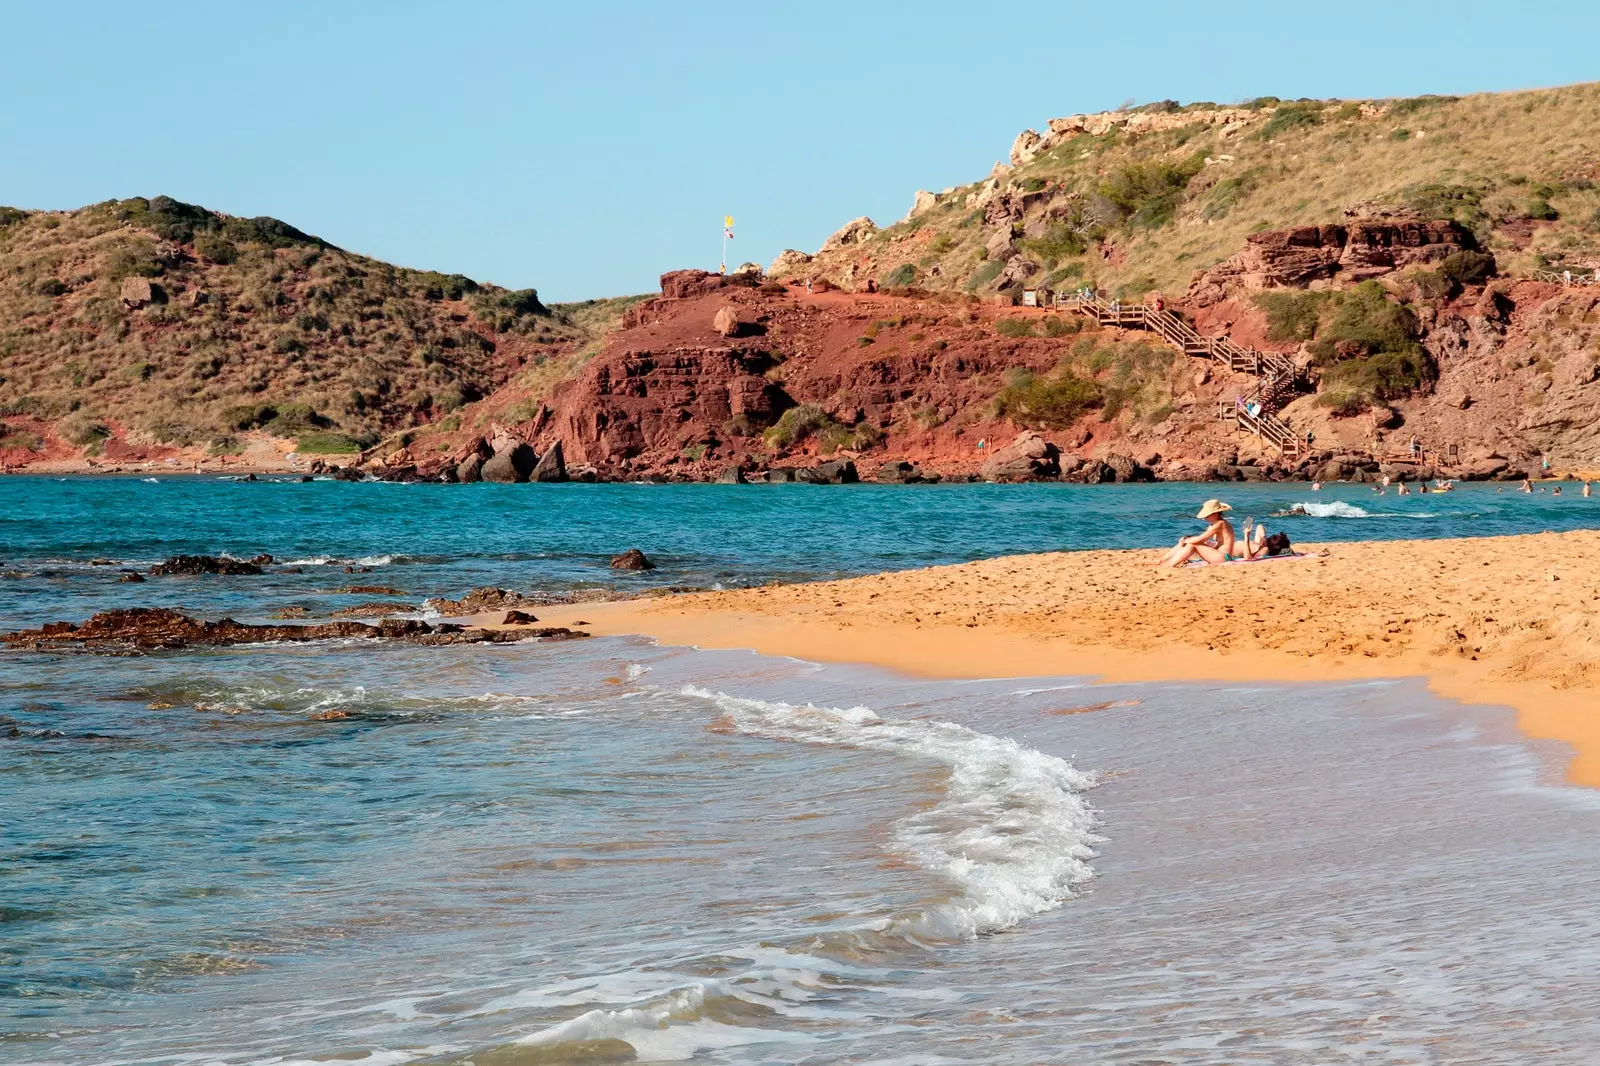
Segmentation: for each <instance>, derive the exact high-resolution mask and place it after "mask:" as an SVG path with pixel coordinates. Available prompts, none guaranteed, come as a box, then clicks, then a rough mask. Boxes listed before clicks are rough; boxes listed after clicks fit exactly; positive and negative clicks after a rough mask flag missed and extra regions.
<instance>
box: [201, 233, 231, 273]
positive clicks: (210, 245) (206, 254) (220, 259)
mask: <svg viewBox="0 0 1600 1066" xmlns="http://www.w3.org/2000/svg"><path fill="white" fill-rule="evenodd" d="M194 250H195V251H196V252H197V253H199V255H200V256H201V258H203V259H207V260H209V261H211V262H213V263H220V264H222V265H223V266H226V265H227V264H229V263H232V262H234V261H235V260H237V259H238V258H239V246H238V245H236V244H234V243H233V242H232V241H230V240H228V238H226V237H220V236H214V235H211V234H207V235H205V236H203V237H200V238H197V239H196V240H195V242H194Z"/></svg>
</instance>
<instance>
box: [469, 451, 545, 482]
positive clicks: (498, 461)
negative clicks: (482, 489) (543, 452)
mask: <svg viewBox="0 0 1600 1066" xmlns="http://www.w3.org/2000/svg"><path fill="white" fill-rule="evenodd" d="M538 463H539V457H538V456H537V455H535V454H534V451H533V449H532V448H530V447H528V446H527V445H526V444H524V443H523V442H522V441H520V440H518V441H506V442H505V443H504V444H503V445H502V446H501V447H500V448H498V449H497V450H496V451H495V453H494V457H493V458H491V459H488V460H486V461H485V462H484V464H483V466H482V467H481V468H480V469H479V471H478V474H479V476H480V477H481V478H482V479H483V480H484V481H494V482H498V483H500V484H503V485H509V484H517V483H521V482H524V481H527V480H528V477H529V476H530V475H531V474H532V473H533V468H534V467H535V466H537V465H538Z"/></svg>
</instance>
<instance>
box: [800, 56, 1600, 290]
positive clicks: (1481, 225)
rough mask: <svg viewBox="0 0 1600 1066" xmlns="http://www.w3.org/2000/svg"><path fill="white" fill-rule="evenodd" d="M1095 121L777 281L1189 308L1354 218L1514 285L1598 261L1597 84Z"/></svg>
mask: <svg viewBox="0 0 1600 1066" xmlns="http://www.w3.org/2000/svg"><path fill="white" fill-rule="evenodd" d="M1085 117H1086V118H1089V119H1091V120H1098V121H1090V122H1088V123H1073V122H1070V121H1057V122H1055V123H1054V124H1053V125H1055V126H1057V127H1059V130H1060V132H1059V133H1058V134H1057V135H1055V136H1052V137H1051V138H1050V140H1049V141H1047V142H1046V144H1045V146H1044V150H1042V151H1040V152H1038V154H1037V155H1034V156H1033V157H1032V158H1027V156H1028V155H1030V154H1031V153H1028V152H1023V153H1021V154H1014V156H1013V158H1014V160H1016V161H1018V162H1019V163H1020V165H1016V166H1010V167H1000V168H997V170H996V171H995V173H994V174H992V175H991V176H990V177H989V178H986V179H983V180H981V181H977V182H974V183H972V184H970V185H965V186H962V187H959V188H955V189H951V190H946V191H945V192H944V193H941V194H939V195H938V196H937V197H935V198H932V199H931V202H930V199H929V198H928V197H927V196H926V194H922V195H921V196H919V201H920V203H921V206H922V210H920V211H919V212H917V213H916V214H914V215H913V216H912V217H911V218H909V219H907V220H904V221H901V222H899V223H896V224H894V225H891V226H888V227H886V228H883V229H880V230H877V231H876V232H875V233H872V234H871V235H870V236H868V237H866V238H865V239H864V240H860V241H857V242H852V243H847V244H845V245H844V246H843V247H838V248H835V249H830V250H827V251H824V252H823V253H821V254H819V255H818V256H817V258H816V260H815V261H814V262H812V263H803V262H801V263H794V264H792V265H787V266H785V267H783V268H782V269H780V270H779V271H778V273H780V274H785V273H786V274H790V275H794V274H799V273H817V274H822V275H824V276H829V277H831V278H832V279H833V280H835V281H838V282H841V283H843V284H845V285H846V286H847V287H859V286H860V285H861V284H862V283H864V282H865V281H866V280H868V279H870V280H874V281H876V282H877V283H878V284H880V285H883V286H906V285H914V286H918V287H922V288H928V289H958V290H960V289H964V290H966V291H969V292H976V293H980V294H981V293H988V292H995V291H997V290H999V289H1001V288H1003V287H1009V288H1016V287H1019V281H1018V279H1017V278H1016V277H1015V276H1014V275H1015V274H1016V273H1018V272H1019V270H1020V268H1014V269H1013V276H1012V277H1010V278H1008V277H1007V276H1006V274H1005V263H1006V261H1007V260H1009V259H1011V258H1013V257H1014V256H1016V255H1021V256H1022V257H1023V259H1024V260H1025V262H1026V263H1027V264H1029V265H1030V268H1031V269H1030V270H1029V273H1028V274H1027V275H1026V281H1025V283H1026V284H1029V285H1034V284H1044V285H1054V286H1062V287H1071V286H1074V285H1078V284H1083V283H1086V282H1087V283H1093V284H1095V285H1097V286H1099V287H1100V288H1102V289H1104V290H1107V291H1110V292H1113V293H1117V294H1120V295H1121V296H1123V297H1124V298H1128V297H1136V296H1139V295H1141V294H1142V293H1145V292H1148V291H1150V290H1152V289H1157V290H1160V291H1163V292H1165V293H1168V294H1169V295H1181V294H1182V293H1183V292H1184V290H1185V289H1186V288H1187V287H1188V285H1189V282H1190V280H1191V278H1192V276H1193V275H1194V273H1195V272H1196V271H1197V270H1203V269H1206V268H1209V267H1211V266H1213V265H1215V264H1217V263H1219V262H1220V261H1222V260H1223V259H1225V258H1227V257H1228V256H1230V255H1232V254H1233V253H1234V252H1236V251H1237V250H1238V249H1239V248H1240V247H1241V245H1242V244H1243V242H1244V239H1245V237H1246V236H1247V235H1249V234H1251V233H1254V232H1258V231H1262V230H1272V229H1283V228H1287V227H1291V226H1300V225H1309V224H1319V223H1329V222H1338V221H1341V220H1342V218H1343V217H1344V214H1345V212H1346V211H1347V210H1349V209H1351V208H1354V207H1357V206H1358V205H1366V207H1367V208H1368V209H1370V208H1391V209H1398V210H1401V211H1406V212H1411V213H1414V214H1417V215H1420V216H1423V217H1427V218H1453V219H1455V220H1457V221H1460V222H1462V223H1464V224H1466V225H1468V226H1470V227H1471V228H1472V229H1473V230H1474V231H1475V232H1476V233H1477V235H1478V237H1479V240H1480V241H1481V242H1482V243H1483V244H1484V245H1485V246H1486V247H1487V248H1488V249H1489V250H1490V251H1492V252H1494V253H1495V255H1496V258H1497V259H1498V260H1499V262H1500V265H1501V270H1502V272H1507V273H1524V274H1525V273H1528V272H1531V271H1533V270H1536V269H1540V268H1545V267H1548V266H1552V265H1554V266H1560V265H1566V264H1574V265H1585V264H1587V265H1593V264H1594V263H1595V262H1597V261H1600V191H1597V188H1596V182H1597V180H1600V84H1585V85H1575V86H1569V87H1566V88H1560V89H1550V90H1540V91H1532V92H1517V93H1501V94H1483V95H1474V96H1466V97H1461V98H1454V97H1439V96H1424V97H1418V98H1415V99H1408V100H1381V101H1364V102H1363V101H1357V102H1351V101H1340V100H1327V101H1323V100H1298V101H1280V100H1277V99H1276V98H1265V99H1261V100H1256V101H1252V102H1250V103H1248V104H1244V105H1238V106H1237V107H1236V108H1219V107H1218V106H1217V105H1214V104H1208V103H1200V104H1190V105H1186V106H1180V105H1178V104H1175V103H1172V102H1166V103H1161V104H1153V105H1148V106H1146V107H1144V108H1139V109H1135V110H1134V111H1130V112H1123V113H1119V114H1114V115H1106V116H1080V118H1085ZM1080 126H1081V127H1087V128H1078V127H1080ZM1141 127H1143V128H1141ZM1024 143H1025V142H1023V141H1021V140H1019V146H1020V145H1022V144H1024ZM1004 196H1011V197H1013V198H1019V199H1020V198H1026V212H1025V214H1023V213H1018V212H1012V213H1010V214H1009V215H1008V214H1007V213H1006V212H1004V211H997V210H995V208H994V206H992V205H993V201H994V200H995V199H996V198H999V197H1004ZM1002 230H1010V231H1011V232H1010V233H1009V236H1010V238H1011V241H1010V247H1009V248H1007V247H1005V241H1004V239H1003V238H999V237H998V236H997V235H998V234H999V233H1000V232H1001V231H1002Z"/></svg>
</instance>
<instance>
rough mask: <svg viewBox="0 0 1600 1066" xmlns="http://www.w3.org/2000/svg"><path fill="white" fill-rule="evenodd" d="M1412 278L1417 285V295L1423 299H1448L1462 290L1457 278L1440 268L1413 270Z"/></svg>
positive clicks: (1412, 281)
mask: <svg viewBox="0 0 1600 1066" xmlns="http://www.w3.org/2000/svg"><path fill="white" fill-rule="evenodd" d="M1410 279H1411V283H1412V284H1413V285H1415V286H1416V287H1417V296H1418V297H1419V298H1421V299H1423V300H1448V299H1450V298H1451V297H1452V296H1454V295H1455V294H1456V293H1457V292H1459V291H1460V287H1459V286H1458V285H1457V284H1456V282H1455V279H1454V278H1449V277H1446V276H1445V275H1444V273H1443V271H1439V270H1413V271H1412V272H1411V274H1410Z"/></svg>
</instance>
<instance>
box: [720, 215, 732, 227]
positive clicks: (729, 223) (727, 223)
mask: <svg viewBox="0 0 1600 1066" xmlns="http://www.w3.org/2000/svg"><path fill="white" fill-rule="evenodd" d="M722 224H723V225H724V226H732V225H733V216H732V215H729V216H728V217H727V218H724V219H723V220H722Z"/></svg>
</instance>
